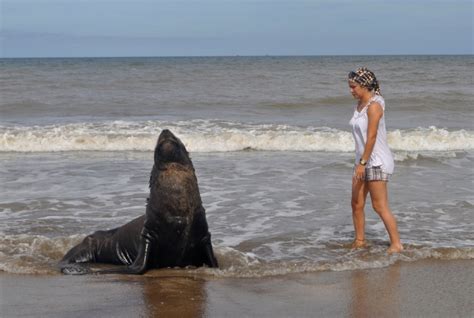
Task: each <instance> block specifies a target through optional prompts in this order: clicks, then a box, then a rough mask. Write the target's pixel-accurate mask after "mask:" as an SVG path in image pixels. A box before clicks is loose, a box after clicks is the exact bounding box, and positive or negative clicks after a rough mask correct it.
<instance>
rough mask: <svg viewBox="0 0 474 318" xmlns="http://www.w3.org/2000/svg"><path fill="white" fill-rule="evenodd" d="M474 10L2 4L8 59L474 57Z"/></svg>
mask: <svg viewBox="0 0 474 318" xmlns="http://www.w3.org/2000/svg"><path fill="white" fill-rule="evenodd" d="M473 20H474V9H473V1H472V0H445V1H442V0H393V1H388V0H285V1H283V0H0V57H99V56H100V57H115V56H235V55H242V56H246V55H251V56H255V55H392V54H393V55H398V54H473V41H474V39H473Z"/></svg>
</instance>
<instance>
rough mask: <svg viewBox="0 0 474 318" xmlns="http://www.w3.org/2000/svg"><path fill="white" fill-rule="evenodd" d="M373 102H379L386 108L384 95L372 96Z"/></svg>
mask: <svg viewBox="0 0 474 318" xmlns="http://www.w3.org/2000/svg"><path fill="white" fill-rule="evenodd" d="M372 103H378V104H380V106H382V108H383V109H385V99H384V98H383V97H382V95H375V96H374V97H372Z"/></svg>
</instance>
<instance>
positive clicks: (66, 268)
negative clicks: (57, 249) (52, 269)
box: [60, 263, 92, 275]
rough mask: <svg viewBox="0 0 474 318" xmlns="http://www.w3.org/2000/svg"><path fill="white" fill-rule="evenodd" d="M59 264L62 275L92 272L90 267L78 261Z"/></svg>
mask: <svg viewBox="0 0 474 318" xmlns="http://www.w3.org/2000/svg"><path fill="white" fill-rule="evenodd" d="M60 266H61V268H60V270H61V273H63V274H64V275H87V274H91V273H92V270H91V269H90V268H88V267H86V266H84V265H83V264H79V263H69V264H62V265H60Z"/></svg>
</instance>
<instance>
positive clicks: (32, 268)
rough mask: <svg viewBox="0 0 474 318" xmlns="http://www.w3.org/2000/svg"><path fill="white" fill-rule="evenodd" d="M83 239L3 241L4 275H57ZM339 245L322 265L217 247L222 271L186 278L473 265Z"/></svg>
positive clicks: (468, 251)
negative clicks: (430, 263) (401, 264)
mask: <svg viewBox="0 0 474 318" xmlns="http://www.w3.org/2000/svg"><path fill="white" fill-rule="evenodd" d="M83 237H84V236H83V235H72V236H67V237H55V238H49V237H46V236H42V235H27V234H21V235H3V236H2V238H0V271H4V272H8V273H15V274H42V275H45V274H58V273H59V269H58V267H57V264H58V262H59V260H60V259H61V258H62V257H63V255H64V254H65V253H66V252H67V251H68V250H69V249H70V248H71V247H73V246H74V245H76V244H78V243H79V242H80V241H81V240H82V239H83ZM334 245H337V249H338V255H337V256H335V257H332V258H326V259H321V260H308V258H306V257H301V259H296V260H295V259H293V260H284V259H280V260H279V259H272V260H265V259H262V258H260V257H258V256H257V255H255V254H253V253H249V252H242V251H239V250H237V249H235V248H233V247H227V246H215V247H214V249H215V254H216V257H217V259H218V261H219V264H220V268H219V269H210V268H188V269H185V270H184V271H183V274H186V273H187V274H196V273H199V274H204V275H209V276H216V277H238V278H244V277H266V276H278V275H287V274H293V273H303V272H319V271H344V270H356V269H368V268H381V267H387V266H389V265H391V264H394V263H395V262H397V261H407V262H412V261H417V260H422V259H441V260H470V259H474V247H430V246H426V245H425V246H423V245H413V244H412V245H405V251H403V252H402V253H401V254H396V255H388V254H387V253H386V252H385V251H386V249H387V246H386V245H385V244H383V243H378V244H374V245H373V246H371V247H370V248H369V249H368V250H351V249H350V248H349V246H350V242H336V243H335V242H327V243H326V244H324V245H323V247H322V249H323V250H328V249H333V248H334Z"/></svg>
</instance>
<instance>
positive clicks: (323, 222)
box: [0, 55, 474, 278]
mask: <svg viewBox="0 0 474 318" xmlns="http://www.w3.org/2000/svg"><path fill="white" fill-rule="evenodd" d="M359 66H367V67H368V68H369V69H371V70H373V71H374V72H375V74H376V75H377V77H378V79H379V81H380V83H381V89H382V95H383V96H384V98H385V100H386V124H387V129H388V138H389V144H390V147H391V149H392V151H393V153H394V156H395V160H396V161H395V173H394V175H393V178H392V179H391V181H390V182H389V200H390V206H391V209H392V211H393V213H394V215H395V216H396V218H397V220H398V226H399V231H400V235H401V239H402V242H403V244H404V246H405V251H404V252H402V253H401V254H397V255H388V254H387V253H386V249H387V248H388V243H389V240H388V236H387V233H386V231H385V228H384V226H383V223H382V222H381V220H380V219H379V218H378V216H377V215H376V214H375V213H374V212H373V210H372V208H371V206H370V202H368V204H367V207H366V219H367V221H366V233H367V239H368V241H369V243H370V246H369V247H368V248H367V249H361V250H351V249H350V248H349V247H350V244H351V242H352V239H353V236H354V229H353V225H352V215H351V207H350V193H351V176H352V167H353V162H354V143H353V140H352V135H351V132H350V127H349V124H348V122H349V120H350V118H351V116H352V111H353V106H354V104H355V101H354V100H353V99H352V97H351V95H350V93H349V89H348V86H347V81H346V76H347V73H348V72H349V71H351V70H354V69H356V68H357V67H359ZM473 69H474V56H472V55H470V56H314V57H311V56H308V57H272V56H268V57H179V58H178V57H177V58H173V57H162V58H159V57H157V58H72V59H68V58H64V59H61V58H51V59H0V83H1V85H0V162H1V165H0V185H1V189H0V190H1V191H0V193H1V194H0V270H1V271H4V272H8V273H20V274H53V273H57V268H56V264H57V262H58V261H59V260H60V259H61V258H62V256H63V255H64V253H65V252H66V251H67V250H68V249H70V248H71V247H72V246H74V245H75V244H77V243H79V242H80V241H81V240H82V239H83V238H84V237H85V236H86V235H87V234H90V233H92V232H94V231H96V230H103V229H111V228H114V227H117V226H120V225H122V224H125V223H126V222H128V221H130V220H132V219H133V218H135V217H137V216H140V215H143V214H144V212H145V203H146V198H147V195H148V178H149V173H150V171H151V168H152V165H153V149H154V146H155V143H156V140H157V137H158V135H159V134H160V132H161V130H162V129H165V128H167V129H170V130H171V131H172V132H173V133H174V134H175V135H177V136H178V137H179V138H180V139H181V140H182V141H183V142H184V144H185V145H186V147H187V149H188V150H189V151H190V153H191V156H192V159H193V162H194V166H195V169H196V173H197V177H198V182H199V186H200V191H201V196H202V199H203V204H204V207H205V208H206V213H207V219H208V223H209V228H210V231H211V233H212V240H213V245H214V248H215V252H216V256H217V258H218V260H219V262H220V268H219V269H205V268H200V269H184V270H183V271H184V272H186V273H188V272H189V273H193V274H194V273H197V274H200V275H209V276H213V277H237V278H238V277H264V276H273V275H287V274H291V273H300V272H318V271H327V270H333V271H340V270H356V269H364V268H377V267H386V266H390V265H391V264H394V263H396V262H413V261H417V260H421V259H427V258H435V259H473V258H474V208H473V207H474V190H473V189H474V186H473V181H474V169H473V167H474V166H473V163H474V127H473V123H474V89H473V88H474V85H473Z"/></svg>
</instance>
